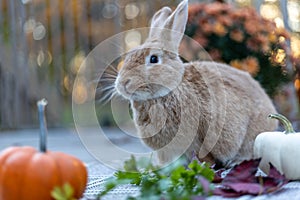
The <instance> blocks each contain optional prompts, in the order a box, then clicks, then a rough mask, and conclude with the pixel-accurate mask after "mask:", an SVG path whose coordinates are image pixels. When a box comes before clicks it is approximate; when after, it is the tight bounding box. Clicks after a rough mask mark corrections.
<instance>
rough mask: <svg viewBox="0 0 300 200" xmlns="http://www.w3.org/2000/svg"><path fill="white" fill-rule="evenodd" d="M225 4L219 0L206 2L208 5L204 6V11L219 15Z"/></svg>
mask: <svg viewBox="0 0 300 200" xmlns="http://www.w3.org/2000/svg"><path fill="white" fill-rule="evenodd" d="M223 6H224V4H223V3H219V2H217V3H211V4H206V6H205V7H204V9H205V11H204V12H206V13H207V14H208V15H217V14H219V13H220V12H221V11H222V10H223V9H224V7H223Z"/></svg>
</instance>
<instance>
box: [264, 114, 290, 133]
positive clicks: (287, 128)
mask: <svg viewBox="0 0 300 200" xmlns="http://www.w3.org/2000/svg"><path fill="white" fill-rule="evenodd" d="M269 118H272V119H277V120H279V121H280V122H281V123H282V124H283V126H284V129H285V131H284V133H285V134H288V133H295V131H294V128H293V126H292V123H291V122H290V121H289V120H288V119H287V118H286V117H285V116H283V115H281V114H270V115H269Z"/></svg>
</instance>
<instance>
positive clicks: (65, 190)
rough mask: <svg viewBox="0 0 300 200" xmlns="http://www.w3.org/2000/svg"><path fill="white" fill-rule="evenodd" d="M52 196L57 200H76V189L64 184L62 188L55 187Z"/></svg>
mask: <svg viewBox="0 0 300 200" xmlns="http://www.w3.org/2000/svg"><path fill="white" fill-rule="evenodd" d="M51 196H52V197H53V198H54V199H55V200H75V198H74V189H73V188H72V186H71V185H70V184H68V183H66V184H64V185H63V186H62V187H58V186H57V187H55V188H54V189H53V190H52V192H51Z"/></svg>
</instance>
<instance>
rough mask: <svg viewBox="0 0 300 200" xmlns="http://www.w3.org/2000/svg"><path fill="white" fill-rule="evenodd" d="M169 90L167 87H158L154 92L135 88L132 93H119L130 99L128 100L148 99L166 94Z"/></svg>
mask: <svg viewBox="0 0 300 200" xmlns="http://www.w3.org/2000/svg"><path fill="white" fill-rule="evenodd" d="M170 92H171V90H170V89H168V88H160V89H159V90H157V91H155V92H149V91H143V90H136V91H135V92H134V93H132V94H129V93H125V94H124V93H121V95H122V96H123V97H124V98H126V99H128V100H130V101H147V100H150V99H157V98H161V97H164V96H166V95H168V94H169V93H170Z"/></svg>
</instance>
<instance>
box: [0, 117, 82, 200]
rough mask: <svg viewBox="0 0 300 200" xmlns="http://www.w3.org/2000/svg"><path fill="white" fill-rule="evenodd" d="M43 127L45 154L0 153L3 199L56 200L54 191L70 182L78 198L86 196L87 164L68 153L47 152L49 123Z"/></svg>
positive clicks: (30, 151) (17, 149) (22, 150)
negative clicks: (54, 199)
mask: <svg viewBox="0 0 300 200" xmlns="http://www.w3.org/2000/svg"><path fill="white" fill-rule="evenodd" d="M40 116H41V115H40ZM43 116H44V115H43ZM40 119H41V118H40ZM43 119H44V118H43ZM40 121H44V122H45V120H40ZM42 123H43V122H42ZM41 127H44V128H41V135H44V136H43V137H44V138H43V139H41V141H42V142H41V149H43V150H42V151H37V150H36V149H34V148H33V147H29V146H24V147H9V148H7V149H5V150H4V151H2V153H1V154H0V200H22V199H24V200H25V199H34V200H47V199H53V198H52V197H51V191H52V190H53V189H54V188H55V187H57V186H63V185H64V184H66V183H68V184H69V185H71V186H72V188H73V189H74V197H75V198H77V199H78V198H80V197H81V196H82V194H83V192H84V190H85V187H86V184H87V170H86V167H85V165H84V164H83V163H82V162H81V161H80V160H79V159H77V158H75V157H73V156H70V155H68V154H65V153H61V152H51V151H47V150H46V147H45V144H46V142H45V136H46V134H45V131H46V129H45V124H43V125H42V126H41ZM43 145H44V146H43Z"/></svg>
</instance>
